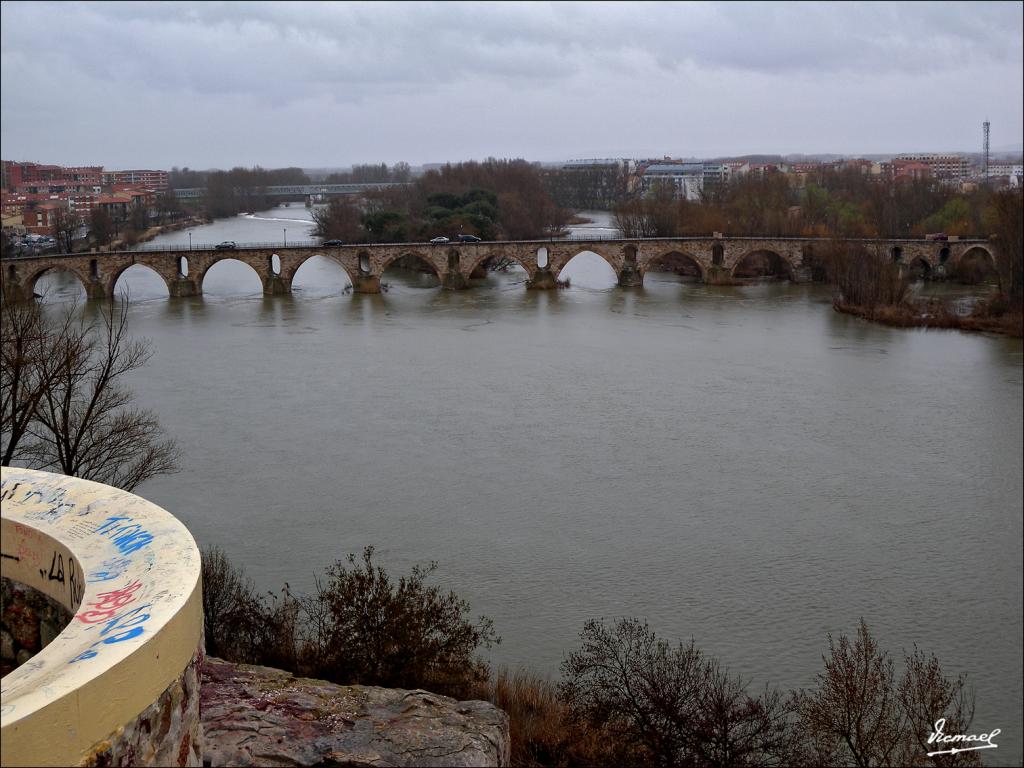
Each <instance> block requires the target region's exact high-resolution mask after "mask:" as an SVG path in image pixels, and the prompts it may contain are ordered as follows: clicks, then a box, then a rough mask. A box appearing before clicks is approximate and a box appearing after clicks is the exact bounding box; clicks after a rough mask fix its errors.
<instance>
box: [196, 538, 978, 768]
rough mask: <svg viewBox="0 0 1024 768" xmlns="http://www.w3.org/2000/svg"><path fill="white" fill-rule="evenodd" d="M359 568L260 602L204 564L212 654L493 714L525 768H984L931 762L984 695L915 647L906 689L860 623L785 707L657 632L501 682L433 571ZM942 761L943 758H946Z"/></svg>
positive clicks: (587, 636) (237, 576) (597, 637)
mask: <svg viewBox="0 0 1024 768" xmlns="http://www.w3.org/2000/svg"><path fill="white" fill-rule="evenodd" d="M372 556H373V550H372V548H367V549H366V550H365V551H364V553H363V557H362V559H361V560H357V559H356V557H355V556H354V555H350V556H349V558H348V559H347V560H346V561H339V562H337V563H336V564H335V565H334V566H333V567H332V568H330V569H329V571H328V576H329V580H328V581H327V583H325V584H321V583H318V584H317V587H316V593H315V594H314V595H312V596H310V597H303V598H296V597H294V596H293V595H292V594H291V592H290V590H289V589H288V587H287V586H286V587H285V589H284V590H282V596H281V597H278V598H274V597H272V596H269V595H268V596H261V595H259V594H257V593H256V592H255V591H254V589H253V587H252V584H251V582H249V581H248V580H247V579H246V578H245V575H244V573H243V571H242V570H241V569H240V568H237V567H235V566H233V565H232V564H231V563H230V561H229V560H228V559H227V557H226V556H225V555H224V553H223V551H221V550H219V549H217V548H211V549H207V550H205V551H204V554H203V609H204V614H205V618H206V643H207V651H208V653H210V654H211V655H217V656H223V657H225V658H227V659H228V660H230V661H237V662H244V663H253V664H264V665H267V666H276V667H280V668H283V669H286V670H288V671H290V672H293V673H295V674H298V675H303V676H311V677H319V678H324V679H328V680H333V681H334V682H338V683H342V684H353V683H361V684H366V685H382V686H397V687H406V688H415V687H422V688H426V689H428V690H434V691H437V692H439V693H443V694H447V695H450V696H454V697H456V698H460V699H483V700H486V701H490V702H491V703H493V704H495V705H496V706H498V707H499V708H500V709H502V710H504V711H505V712H507V713H508V715H509V728H510V736H511V744H512V764H513V765H515V766H528V767H531V768H532V767H535V766H604V765H608V766H612V765H624V764H625V765H638V766H673V765H686V766H724V765H732V766H752V765H792V766H816V765H832V766H845V765H907V766H925V765H950V766H973V765H980V760H979V759H978V757H977V753H976V752H959V753H957V754H953V755H942V756H940V757H939V758H936V759H932V758H929V757H927V752H928V751H929V744H928V741H927V739H928V736H929V735H930V732H931V730H932V728H933V727H934V726H935V723H936V722H937V721H938V720H939V719H940V718H944V719H945V726H944V732H945V733H946V734H966V733H968V731H969V729H970V725H971V719H972V717H973V713H974V697H973V693H972V692H971V691H970V690H969V689H968V688H967V686H966V683H965V680H964V678H963V677H962V676H960V677H956V678H947V677H946V676H945V675H944V674H943V672H942V668H941V666H940V664H939V661H938V659H936V658H935V657H934V656H931V655H926V654H925V653H923V652H922V651H920V650H918V649H917V648H916V647H915V648H914V650H913V653H910V654H907V653H905V654H904V655H903V665H902V666H903V672H902V675H900V676H897V674H896V666H895V663H894V662H893V660H892V658H891V657H890V656H889V654H888V653H887V652H885V651H883V650H881V649H880V648H879V647H878V645H877V643H876V642H875V640H874V638H873V637H872V636H871V634H870V631H869V630H868V627H867V625H866V624H865V623H864V621H863V620H862V621H861V623H860V625H859V627H858V629H857V633H856V636H855V637H854V638H853V639H852V640H851V639H849V638H848V637H846V636H845V635H840V636H839V638H838V639H837V640H833V638H832V637H831V636H830V637H829V652H828V654H827V655H825V656H823V657H822V660H823V662H824V671H823V672H822V673H820V674H819V675H818V676H817V678H816V681H815V684H814V685H813V686H811V687H810V688H806V689H800V690H796V691H792V692H790V693H789V694H788V695H784V694H783V693H781V692H780V691H778V690H777V689H775V688H770V687H765V689H764V690H763V692H760V693H758V692H752V691H750V690H749V684H748V682H746V681H744V680H742V679H741V678H740V677H739V676H737V675H733V674H732V673H730V671H729V669H728V667H726V666H725V665H724V664H722V663H721V662H720V661H719V660H718V659H716V658H715V657H713V656H710V655H707V654H705V653H704V652H703V651H702V650H701V649H699V648H697V646H696V645H695V644H694V643H693V641H691V642H689V643H686V644H684V643H677V644H675V645H673V644H671V643H669V642H668V641H666V640H664V639H662V638H659V637H658V636H657V635H656V634H655V633H654V632H653V631H652V630H651V629H650V628H649V627H648V626H647V624H646V623H643V622H641V621H639V620H637V619H630V618H624V619H620V620H618V621H616V622H614V623H613V624H611V625H607V624H606V623H605V622H604V621H603V620H602V621H593V620H592V621H589V622H587V623H586V625H585V626H584V628H583V631H582V632H581V633H580V641H581V645H580V647H579V649H577V650H576V651H574V652H572V653H570V654H569V655H568V656H567V657H566V659H565V661H564V663H563V664H562V679H561V681H560V682H559V683H557V684H556V683H554V682H552V681H551V680H549V679H545V678H542V677H539V676H537V675H535V674H532V673H530V672H528V671H523V670H519V671H515V672H510V671H508V670H502V671H500V672H498V673H497V674H491V672H490V670H489V668H488V667H487V666H486V665H485V664H484V663H483V662H482V661H481V660H479V659H478V658H477V657H476V655H475V654H476V651H477V650H478V649H479V648H480V647H481V646H484V647H489V645H490V644H491V643H493V642H497V641H498V638H497V636H496V635H495V634H494V630H493V625H492V623H491V621H490V620H489V619H484V618H481V619H479V620H478V621H477V622H476V623H472V622H470V621H469V619H468V612H469V606H468V604H466V603H465V602H464V601H462V600H460V599H459V598H458V597H456V596H455V594H454V593H451V592H449V593H447V594H444V593H442V592H441V591H440V590H439V589H438V588H437V587H430V586H427V585H426V578H427V577H428V576H429V575H430V574H431V573H432V572H433V570H434V566H433V564H431V565H429V566H426V567H417V568H414V569H413V571H412V573H411V574H410V575H409V576H406V577H402V578H400V579H399V580H398V582H397V583H396V582H394V581H393V580H392V579H391V578H390V577H389V576H388V575H387V573H386V572H384V571H383V569H381V568H380V567H378V566H375V565H374V564H373V561H372ZM932 749H934V747H932Z"/></svg>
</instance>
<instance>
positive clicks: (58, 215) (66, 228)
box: [50, 208, 82, 253]
mask: <svg viewBox="0 0 1024 768" xmlns="http://www.w3.org/2000/svg"><path fill="white" fill-rule="evenodd" d="M81 228H82V219H81V217H80V216H79V215H78V214H76V213H74V212H72V211H71V210H70V209H68V208H55V209H54V211H53V213H52V214H51V215H50V231H51V232H52V233H53V236H54V237H55V238H56V240H57V244H58V245H59V246H60V248H61V249H62V250H63V251H64V252H65V253H71V252H72V251H73V250H74V247H75V237H76V236H77V235H78V232H79V230H81Z"/></svg>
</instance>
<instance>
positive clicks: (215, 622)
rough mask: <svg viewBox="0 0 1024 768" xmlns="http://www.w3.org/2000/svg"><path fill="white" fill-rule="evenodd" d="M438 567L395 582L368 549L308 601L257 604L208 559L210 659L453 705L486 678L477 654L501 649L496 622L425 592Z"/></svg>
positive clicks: (214, 553)
mask: <svg viewBox="0 0 1024 768" xmlns="http://www.w3.org/2000/svg"><path fill="white" fill-rule="evenodd" d="M436 567H437V565H436V563H429V564H427V565H425V566H420V565H417V566H414V567H413V568H412V571H411V572H410V573H409V574H408V575H406V576H402V577H400V578H399V579H398V580H397V582H396V581H393V580H392V579H391V577H390V576H389V575H388V574H387V572H385V571H384V570H383V569H382V568H380V567H379V566H375V565H374V563H373V548H372V547H367V548H366V549H365V550H364V551H363V557H362V559H361V560H360V561H358V562H357V560H356V557H355V555H350V556H349V557H348V559H347V560H346V561H340V560H339V561H338V562H337V563H335V564H334V565H332V566H331V567H330V568H328V570H327V581H325V582H321V581H320V580H319V579H318V580H317V582H316V591H315V593H314V594H312V595H305V596H296V595H294V594H293V593H292V592H291V590H290V588H289V587H288V586H287V585H285V587H284V589H282V590H281V594H280V596H276V595H273V594H267V595H261V594H259V593H258V592H257V591H256V590H255V589H254V588H253V586H252V582H251V581H249V580H248V579H247V578H246V577H245V574H244V571H243V570H242V569H241V568H238V567H237V566H234V565H233V564H232V563H231V562H230V561H229V560H228V558H227V556H226V555H225V554H224V552H223V551H222V550H221V549H219V548H217V547H213V548H209V549H207V550H205V551H204V552H203V612H204V617H205V630H206V646H207V651H208V652H209V653H210V654H211V655H214V656H219V657H221V658H224V659H226V660H228V661H234V662H239V663H245V664H261V665H264V666H271V667H279V668H281V669H286V670H288V671H290V672H294V673H295V674H298V675H302V676H304V677H313V678H322V679H325V680H330V681H332V682H337V683H342V684H346V685H347V684H362V685H379V686H384V687H391V688H426V689H428V690H432V691H436V692H438V693H443V694H447V695H451V696H455V697H462V696H465V695H466V693H467V692H468V691H469V690H470V689H471V688H472V687H473V686H475V685H477V684H479V683H480V682H481V681H483V680H486V679H487V678H488V675H489V674H490V670H489V668H488V667H487V665H486V664H485V663H484V662H483V661H482V660H480V659H479V658H478V657H477V655H476V654H477V651H478V650H479V649H480V648H481V647H483V648H490V647H491V646H492V645H493V644H496V643H498V642H500V641H501V640H500V638H499V637H498V636H497V634H495V632H494V625H493V622H492V621H491V620H490V619H489V618H487V617H484V616H481V617H479V618H478V619H477V620H476V621H472V620H471V619H470V617H469V610H470V608H469V604H468V603H467V602H466V601H464V600H461V599H460V598H459V597H458V596H457V595H456V594H455V593H454V592H448V593H445V592H443V591H442V590H441V589H440V588H439V587H437V586H431V585H428V584H427V583H426V582H427V579H428V578H429V577H430V575H431V574H432V573H433V572H434V570H435V569H436Z"/></svg>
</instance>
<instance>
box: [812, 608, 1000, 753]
mask: <svg viewBox="0 0 1024 768" xmlns="http://www.w3.org/2000/svg"><path fill="white" fill-rule="evenodd" d="M824 661H825V672H824V673H823V674H819V675H818V686H817V688H816V689H813V690H810V691H808V690H800V691H797V692H795V693H794V695H793V707H794V709H795V711H796V712H797V714H798V716H799V721H800V730H799V733H800V734H801V736H802V739H803V744H802V760H801V762H803V763H805V764H810V765H856V766H885V765H905V766H925V765H943V766H970V765H980V764H981V761H980V759H979V758H978V756H977V753H976V752H959V753H956V754H953V755H942V756H938V757H936V758H930V757H928V755H927V753H928V751H929V750H930V749H934V748H933V747H929V746H928V744H927V737H928V734H929V732H930V731H931V729H932V728H933V727H934V724H935V722H936V721H937V720H939V719H940V718H945V719H946V723H947V731H948V732H951V733H952V732H957V733H966V731H967V728H968V727H969V726H970V722H971V718H972V716H973V713H974V703H973V696H970V695H968V694H967V693H966V691H965V685H964V681H963V678H957V679H956V680H948V679H946V678H945V677H944V676H943V674H942V670H941V668H940V667H939V663H938V660H937V659H936V658H935V657H934V656H931V657H926V656H925V655H924V654H922V653H921V652H920V651H918V650H917V649H916V648H915V649H914V654H913V655H911V656H906V658H905V662H906V663H905V672H904V675H903V677H902V679H901V680H900V682H899V683H898V684H897V682H896V675H895V668H894V664H893V661H892V659H891V658H890V657H889V655H888V654H887V653H886V652H885V651H882V650H881V649H879V647H878V644H877V643H876V642H875V639H874V638H873V637H872V636H871V633H870V631H869V630H868V627H867V624H865V623H864V621H863V620H861V623H860V626H859V627H858V628H857V636H856V637H855V638H854V640H853V641H852V642H851V640H850V639H849V638H848V637H846V636H845V635H841V636H840V637H839V640H838V642H837V641H834V640H833V639H832V638H831V637H829V655H828V656H826V657H824Z"/></svg>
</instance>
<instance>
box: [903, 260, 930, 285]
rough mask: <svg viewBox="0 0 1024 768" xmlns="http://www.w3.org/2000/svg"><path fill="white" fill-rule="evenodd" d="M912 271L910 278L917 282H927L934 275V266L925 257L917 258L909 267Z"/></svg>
mask: <svg viewBox="0 0 1024 768" xmlns="http://www.w3.org/2000/svg"><path fill="white" fill-rule="evenodd" d="M907 268H908V269H909V270H910V277H911V278H912V279H915V280H927V279H928V278H929V277H931V274H932V265H931V264H929V263H928V259H926V258H925V257H924V256H916V257H914V258H913V259H911V261H910V264H909V265H907Z"/></svg>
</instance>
